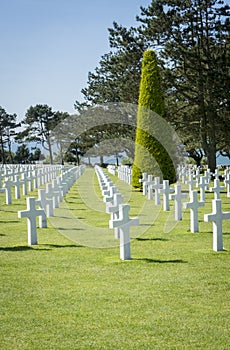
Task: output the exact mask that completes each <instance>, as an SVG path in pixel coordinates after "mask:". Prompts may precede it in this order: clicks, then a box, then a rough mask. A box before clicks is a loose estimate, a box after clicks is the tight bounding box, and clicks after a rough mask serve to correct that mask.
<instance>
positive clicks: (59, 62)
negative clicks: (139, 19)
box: [0, 0, 151, 120]
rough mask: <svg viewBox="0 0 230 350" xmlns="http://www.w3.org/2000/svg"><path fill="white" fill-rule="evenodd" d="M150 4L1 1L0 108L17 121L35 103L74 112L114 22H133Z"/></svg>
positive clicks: (146, 0)
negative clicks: (14, 115)
mask: <svg viewBox="0 0 230 350" xmlns="http://www.w3.org/2000/svg"><path fill="white" fill-rule="evenodd" d="M150 3H151V0H88V1H87V0H0V13H1V20H0V33H1V34H0V38H1V39H0V43H1V46H0V47H1V55H0V82H1V83H0V106H1V107H3V108H4V109H5V110H6V111H7V112H8V113H16V114H17V115H18V117H19V120H21V119H22V118H23V117H24V115H25V113H26V110H27V109H28V108H29V107H30V106H34V105H36V104H38V103H39V104H48V105H49V106H51V107H52V108H53V110H54V111H57V110H60V111H66V112H69V113H74V107H73V105H74V102H75V100H76V99H77V100H80V101H81V100H82V95H81V92H80V91H81V89H82V88H84V87H85V86H86V82H87V76H88V72H89V71H93V70H94V68H95V67H96V66H98V63H99V60H100V57H101V56H102V55H103V54H105V53H106V52H108V51H109V44H108V30H107V29H108V28H109V27H112V23H113V21H116V22H118V23H119V24H122V25H124V26H126V27H130V26H131V25H134V24H135V23H136V20H135V18H136V15H138V14H140V6H144V7H147V6H148V5H149V4H150Z"/></svg>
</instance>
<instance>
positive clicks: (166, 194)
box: [160, 180, 173, 211]
mask: <svg viewBox="0 0 230 350" xmlns="http://www.w3.org/2000/svg"><path fill="white" fill-rule="evenodd" d="M160 192H161V193H163V209H164V211H169V210H170V205H169V194H170V192H173V189H172V188H170V187H169V180H163V188H162V189H160Z"/></svg>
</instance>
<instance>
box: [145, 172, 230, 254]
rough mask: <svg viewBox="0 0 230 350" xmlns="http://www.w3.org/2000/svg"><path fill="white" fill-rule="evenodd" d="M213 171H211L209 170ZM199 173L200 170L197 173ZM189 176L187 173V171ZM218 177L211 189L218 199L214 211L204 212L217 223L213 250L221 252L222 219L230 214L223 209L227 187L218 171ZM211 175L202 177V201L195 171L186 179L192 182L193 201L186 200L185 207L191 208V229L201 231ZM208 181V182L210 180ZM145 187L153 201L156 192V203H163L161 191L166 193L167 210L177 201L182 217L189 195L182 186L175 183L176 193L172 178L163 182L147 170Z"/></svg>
mask: <svg viewBox="0 0 230 350" xmlns="http://www.w3.org/2000/svg"><path fill="white" fill-rule="evenodd" d="M228 171H229V170H228V169H227V171H226V172H225V174H224V177H225V181H224V183H225V186H226V187H227V197H230V195H229V185H230V179H229V178H230V175H229V172H228ZM207 173H208V174H209V172H207ZM196 175H198V172H197V174H196ZM183 176H185V173H183ZM215 176H216V178H215V179H214V186H213V187H211V188H209V190H210V192H213V193H214V200H213V201H212V213H211V214H205V215H204V221H205V222H213V250H214V251H221V250H223V238H222V222H223V220H229V219H230V213H228V212H222V202H221V199H220V193H221V191H223V190H224V186H221V185H220V180H219V172H218V171H216V172H215ZM207 178H209V176H207V174H205V175H204V176H199V183H198V184H197V187H198V188H199V190H200V200H199V199H198V191H196V190H194V185H195V181H194V177H193V174H192V173H190V174H189V179H188V180H186V178H184V182H185V183H187V184H188V185H189V194H190V202H185V203H184V207H185V208H189V209H190V230H191V232H198V231H199V227H198V223H199V221H198V209H199V208H200V207H202V206H204V205H205V190H207V189H208V185H209V184H210V178H209V181H207ZM206 181H207V182H206ZM140 182H141V183H142V188H143V194H144V195H147V196H148V199H149V200H151V199H152V198H153V191H154V195H155V204H156V205H157V204H160V194H161V193H163V209H164V210H165V211H167V210H169V209H170V204H169V203H170V202H169V201H170V200H174V201H175V220H182V207H183V206H182V205H183V203H182V201H183V199H185V198H186V197H187V195H186V194H185V193H182V191H181V185H180V184H176V185H174V193H173V194H170V192H173V189H171V188H170V187H169V182H168V180H163V184H160V178H159V177H155V178H154V179H153V177H152V175H147V174H146V173H143V174H142V179H140Z"/></svg>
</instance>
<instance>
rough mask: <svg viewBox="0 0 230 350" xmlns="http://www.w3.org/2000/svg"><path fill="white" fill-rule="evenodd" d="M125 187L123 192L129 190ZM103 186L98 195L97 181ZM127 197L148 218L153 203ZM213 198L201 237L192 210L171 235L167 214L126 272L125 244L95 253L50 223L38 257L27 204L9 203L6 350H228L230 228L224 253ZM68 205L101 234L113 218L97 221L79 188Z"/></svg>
mask: <svg viewBox="0 0 230 350" xmlns="http://www.w3.org/2000/svg"><path fill="white" fill-rule="evenodd" d="M87 171H89V170H87ZM83 176H84V175H83ZM95 180H96V179H95ZM113 180H115V178H113ZM117 181H118V180H117ZM91 183H92V181H88V182H87V183H86V186H85V189H86V190H87V188H88V187H89V184H91ZM116 185H118V188H119V190H121V189H122V190H123V189H124V188H123V187H122V188H120V187H119V186H120V185H122V186H125V184H124V182H123V183H120V182H117V183H116ZM94 186H95V190H96V192H97V191H98V184H97V183H96V181H95V182H94ZM92 188H93V187H90V189H89V190H88V196H86V197H87V198H89V195H90V196H91V194H92V193H94V191H92ZM97 193H99V192H97ZM121 193H122V194H124V195H125V196H126V197H127V198H130V199H129V202H128V203H129V204H130V205H131V216H136V215H138V212H140V210H141V208H142V207H143V200H144V196H143V195H142V194H141V193H139V192H138V191H131V190H130V186H128V185H126V187H125V189H124V192H123V191H121ZM31 195H33V196H35V195H36V192H33V193H31ZM221 197H222V200H223V210H224V211H229V210H230V208H229V201H228V200H227V197H226V192H225V193H222V194H221ZM97 198H98V196H97ZM212 198H213V194H211V193H209V192H207V201H206V205H205V208H200V211H199V220H200V232H199V234H191V233H190V232H189V231H188V230H189V209H187V210H186V211H185V213H184V215H183V220H182V221H181V222H178V224H177V226H176V227H175V228H174V229H173V230H172V231H171V232H169V233H165V231H164V227H165V222H166V220H167V218H168V216H170V215H171V214H170V213H166V212H163V211H160V213H159V215H158V216H157V219H156V220H155V221H154V223H153V224H152V225H148V226H146V232H145V233H144V234H143V235H142V236H140V237H137V238H135V237H133V232H134V231H133V228H132V229H131V238H132V239H131V252H132V260H131V261H126V262H122V261H120V260H119V243H117V246H116V247H114V248H110V249H109V248H108V249H107V248H104V249H96V248H89V247H87V246H83V245H81V244H79V243H76V242H73V241H70V240H68V239H67V238H65V237H64V236H63V235H61V234H60V233H59V232H58V231H57V230H56V229H54V227H52V226H51V225H50V223H48V228H47V229H38V242H39V244H38V245H37V246H33V247H28V245H27V228H26V219H18V217H17V211H18V210H24V209H25V206H26V203H25V198H21V199H20V200H17V202H16V203H14V204H13V205H11V206H7V205H5V204H4V194H0V200H1V211H0V223H1V234H0V242H1V244H0V254H1V284H0V292H1V298H0V307H1V313H0V322H1V330H0V339H1V340H0V343H1V349H2V350H12V349H20V350H27V349H42V350H50V349H68V350H70V349H71V350H72V349H82V350H83V349H85V350H88V349H108V350H114V349H124V350H130V349H134V350H146V349H154V350H155V349H156V350H162V349H178V350H179V349H186V350H194V349H210V350H211V349H212V350H214V349H218V350H226V349H228V348H229V343H230V334H229V299H230V289H229V264H230V253H229V252H230V236H229V221H227V220H226V221H224V222H223V238H224V246H225V249H226V250H225V251H224V252H220V253H215V252H213V251H212V234H211V233H210V231H211V223H204V222H203V220H202V217H203V214H204V212H205V213H209V212H211V199H212ZM65 201H66V203H67V204H68V205H69V207H70V209H71V211H74V214H75V215H76V216H77V217H79V220H80V221H84V222H86V223H88V225H89V226H92V227H93V229H94V226H93V225H94V223H95V219H97V226H98V227H106V226H108V220H109V215H108V214H105V212H99V211H98V212H94V218H95V219H93V220H92V213H93V211H92V210H91V207H90V205H86V204H85V203H84V201H83V200H82V197H81V195H80V191H79V185H78V184H76V185H75V186H74V187H73V188H72V189H71V191H70V192H69V193H68V195H67V196H66V198H65ZM171 205H172V203H171ZM101 206H102V208H103V210H104V203H103V202H102V203H101ZM154 208H155V206H154V205H153V204H152V207H151V213H152V214H153V213H154ZM140 218H141V219H143V216H142V217H140ZM172 220H173V219H172ZM74 229H75V230H76V232H77V230H78V227H74ZM93 229H92V230H93ZM82 233H83V235H84V231H83V232H82ZM111 237H113V232H112V230H111ZM104 239H106V237H104Z"/></svg>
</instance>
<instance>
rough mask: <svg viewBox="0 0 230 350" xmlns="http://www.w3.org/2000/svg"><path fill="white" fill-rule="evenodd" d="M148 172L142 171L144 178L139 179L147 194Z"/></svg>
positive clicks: (144, 193) (143, 191) (144, 192)
mask: <svg viewBox="0 0 230 350" xmlns="http://www.w3.org/2000/svg"><path fill="white" fill-rule="evenodd" d="M146 181H147V173H142V178H141V179H139V182H140V183H142V193H143V195H144V196H145V195H146V194H147V184H146Z"/></svg>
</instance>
